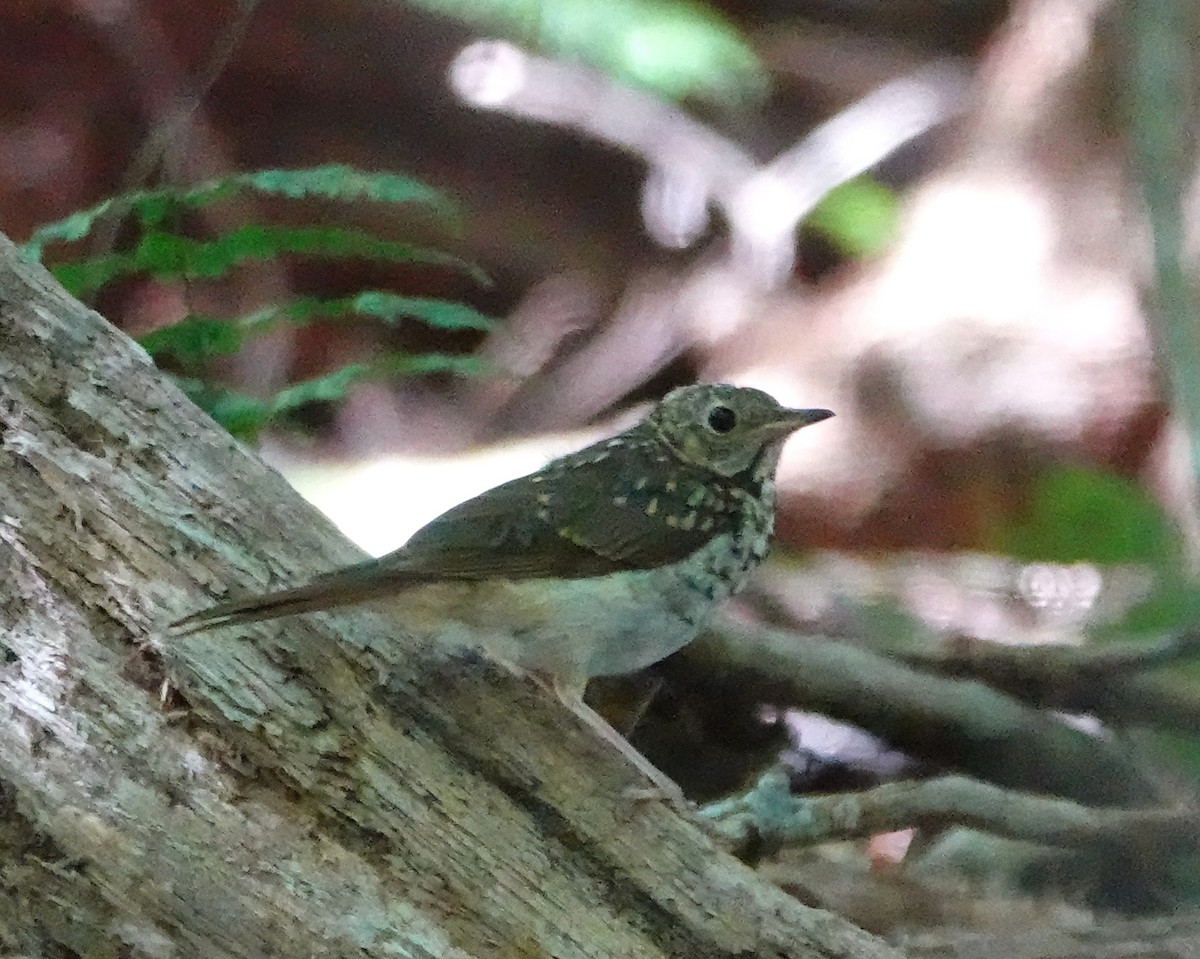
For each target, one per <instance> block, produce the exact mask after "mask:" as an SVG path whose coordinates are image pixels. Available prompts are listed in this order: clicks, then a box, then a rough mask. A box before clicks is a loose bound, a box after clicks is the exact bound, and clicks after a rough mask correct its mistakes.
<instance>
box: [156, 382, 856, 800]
mask: <svg viewBox="0 0 1200 959" xmlns="http://www.w3.org/2000/svg"><path fill="white" fill-rule="evenodd" d="M832 415H833V414H832V413H830V412H829V411H828V410H820V409H815V410H791V409H786V408H784V407H782V406H780V405H779V404H778V403H776V402H775V400H774V399H772V398H771V397H770V396H768V395H767V394H766V393H763V392H762V391H760V390H754V389H747V388H739V387H734V386H726V385H701V386H687V387H682V388H680V389H677V390H674V391H673V392H671V393H669V394H668V395H667V396H666V397H665V398H664V399H663V400H662V401H661V402H660V403H659V404H658V405H657V406H656V407H655V408H654V409H653V410H652V411H651V413H650V414H649V415H648V416H647V417H646V418H645V419H644V420H642V421H641V422H640V423H638V424H637V425H635V426H633V427H632V428H631V429H629V430H627V431H626V432H624V433H621V434H620V435H618V436H616V437H613V438H612V439H608V440H602V441H601V442H599V443H595V444H593V445H592V446H589V447H587V448H586V449H583V450H581V451H580V452H578V453H573V454H571V455H569V456H564V457H562V458H560V459H557V460H554V461H553V462H551V463H549V464H547V465H546V466H544V467H543V468H542V469H540V470H538V471H537V472H535V473H532V474H530V475H528V476H524V477H521V478H519V479H515V480H512V481H511V482H508V483H504V484H503V485H501V486H497V487H495V488H494V489H491V490H488V491H487V492H485V493H483V494H481V495H479V496H477V497H475V498H474V499H471V500H468V501H467V502H465V503H462V504H461V505H459V506H456V507H454V508H453V509H451V510H449V511H447V512H446V513H443V514H442V515H441V516H439V517H437V518H436V519H434V520H433V521H432V522H430V523H429V524H428V525H426V526H425V527H423V528H422V529H420V530H419V531H418V532H417V533H415V534H414V535H413V536H412V538H411V539H410V540H409V541H408V543H406V544H405V545H404V546H402V547H401V548H400V549H398V550H396V551H395V552H393V553H390V554H388V555H387V556H384V557H381V558H379V559H373V560H368V561H366V562H364V563H359V564H356V565H354V566H350V567H347V568H345V569H342V570H337V571H335V572H332V573H327V574H325V575H323V576H318V577H317V578H315V579H313V580H312V581H311V582H309V583H307V584H305V585H303V586H298V587H295V588H293V589H285V590H282V591H279V592H275V593H268V594H265V595H260V596H248V597H244V598H240V599H234V600H230V601H228V602H224V603H219V604H217V605H216V606H213V607H211V608H208V609H205V610H201V611H199V612H197V613H193V614H192V615H190V616H186V617H184V618H183V619H181V620H179V621H177V622H176V623H174V624H172V627H173V628H174V629H175V630H176V631H178V632H184V633H186V632H193V631H196V630H199V629H205V628H209V627H214V626H220V625H229V624H238V623H248V622H253V621H256V620H262V619H271V618H275V617H279V616H286V615H290V614H294V613H303V612H310V611H314V610H322V609H331V608H334V607H338V606H344V605H347V604H350V603H358V602H363V601H367V600H386V601H388V603H389V605H390V606H391V607H392V608H393V609H394V610H395V612H396V614H397V616H398V617H400V618H401V619H403V618H404V616H405V612H406V606H408V607H409V608H410V609H415V608H416V607H417V606H418V605H422V602H423V601H424V600H428V599H434V600H436V602H437V604H439V605H440V608H442V609H443V610H444V611H445V614H446V615H447V616H448V617H451V618H453V619H455V620H457V621H459V622H460V623H461V624H462V626H463V627H464V630H465V631H466V632H467V633H469V634H470V635H471V636H472V637H474V639H475V640H476V641H477V642H479V643H480V644H481V645H483V646H484V647H485V648H487V649H488V650H489V651H490V652H492V653H493V655H495V656H496V657H497V658H498V659H500V660H502V661H504V662H505V663H507V664H508V665H510V666H513V667H515V668H517V669H519V670H521V671H525V672H531V673H534V674H535V675H538V676H540V677H543V678H546V679H548V680H550V682H551V684H552V685H553V686H554V688H555V689H556V690H557V691H558V693H559V695H560V697H561V698H563V700H564V702H566V703H567V704H568V705H569V706H570V707H571V708H572V709H573V710H575V711H576V712H577V713H578V714H579V715H580V716H581V717H582V718H584V719H585V721H587V722H588V723H589V725H591V726H593V728H595V729H597V731H598V732H600V733H601V734H602V735H603V736H604V737H605V738H606V739H608V740H609V741H612V742H614V745H617V746H618V748H620V749H621V751H622V752H623V753H624V754H625V755H626V756H628V757H629V758H631V759H632V760H633V761H634V762H635V763H636V764H637V765H638V766H639V768H642V769H643V770H644V771H646V772H647V774H648V775H651V776H652V778H654V780H655V781H656V782H657V783H659V785H660V786H663V788H667V786H668V785H669V781H664V780H663V778H662V776H661V774H660V773H658V772H657V770H654V769H653V767H651V766H649V764H648V763H646V762H645V760H644V759H643V758H642V757H641V756H640V755H639V754H638V753H636V752H635V751H634V750H632V748H631V747H629V745H628V743H626V742H625V740H624V739H622V738H621V737H620V736H619V735H618V734H617V733H616V732H615V731H613V730H612V729H611V727H609V726H608V725H607V724H606V723H604V721H603V720H602V719H601V718H600V717H599V716H596V715H595V713H593V712H592V711H591V710H590V709H588V708H587V707H586V706H584V705H583V702H582V687H583V685H584V684H585V683H586V680H587V679H588V678H589V677H591V676H597V675H606V674H611V673H622V672H632V671H634V670H636V669H639V668H642V667H643V666H646V665H649V664H650V663H653V662H655V661H657V660H659V659H662V658H663V657H665V656H667V655H669V654H670V653H671V652H674V651H675V650H676V649H678V648H679V647H680V646H683V645H685V644H686V643H688V642H690V641H691V640H692V639H693V638H694V637H695V636H696V634H697V633H698V632H699V630H700V628H701V626H702V624H703V621H704V620H705V619H706V618H707V616H708V615H709V614H710V613H711V611H712V610H713V609H714V608H715V607H716V606H717V605H718V604H719V603H720V602H721V601H723V600H724V599H725V598H726V597H728V596H729V595H730V594H732V593H734V592H736V591H737V590H738V589H740V588H741V586H742V585H743V584H744V583H745V581H746V578H747V576H748V575H749V573H750V571H751V570H752V569H753V568H754V567H755V566H756V565H757V564H758V563H759V562H760V561H761V560H762V559H763V557H764V556H765V555H766V553H767V547H768V543H769V540H770V536H771V532H772V528H773V524H774V507H775V495H774V476H775V468H776V465H777V464H778V461H779V454H780V451H781V450H782V447H783V444H784V442H785V441H786V439H787V437H788V436H789V435H790V434H791V433H792V432H794V431H795V430H797V429H800V428H801V427H803V426H807V425H809V424H811V423H816V422H819V421H821V420H823V419H826V418H827V417H829V416H832ZM424 605H425V606H428V603H424Z"/></svg>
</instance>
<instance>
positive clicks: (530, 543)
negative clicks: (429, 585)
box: [379, 450, 733, 580]
mask: <svg viewBox="0 0 1200 959" xmlns="http://www.w3.org/2000/svg"><path fill="white" fill-rule="evenodd" d="M631 453H632V455H630V454H631ZM653 455H654V454H653V453H652V452H651V451H647V452H644V453H641V454H639V453H638V451H636V450H634V451H630V450H623V451H622V460H623V464H622V469H621V471H620V473H619V475H614V471H613V469H612V468H611V465H610V464H609V463H607V462H605V461H604V460H599V461H597V460H595V459H592V458H589V456H588V451H584V452H583V453H580V454H576V456H574V457H569V458H567V459H566V460H562V461H558V462H556V463H555V464H552V467H551V468H549V469H548V470H546V471H543V472H542V473H539V474H535V476H539V477H541V481H540V482H532V481H531V478H530V477H523V478H521V479H518V480H514V481H512V482H511V483H505V484H504V485H502V486H498V487H496V488H495V489H492V490H489V491H488V492H486V493H484V494H482V495H481V496H477V497H476V498H475V499H472V500H468V501H467V502H465V503H463V504H461V505H460V506H456V507H455V508H453V509H451V510H449V511H448V512H446V513H443V514H442V515H441V516H439V517H438V518H437V519H435V520H433V521H432V522H431V523H429V525H427V526H425V527H424V528H423V529H421V530H418V531H417V533H415V534H414V535H413V537H412V538H411V539H410V540H409V541H408V543H407V544H406V545H405V546H404V547H403V548H401V549H399V550H397V551H396V552H395V553H392V554H391V555H389V556H386V557H383V558H382V559H381V560H380V561H379V562H380V566H381V567H383V568H385V569H388V570H393V571H395V573H396V574H397V575H399V576H416V577H420V578H421V579H430V580H439V579H457V580H474V579H490V578H493V577H499V578H504V579H543V578H547V579H553V578H559V579H563V578H565V579H573V578H581V577H586V576H604V575H606V574H608V573H616V572H620V571H622V570H633V569H650V568H653V567H657V566H664V565H668V564H671V563H675V562H678V561H680V560H682V559H684V558H685V557H687V556H689V555H691V554H692V553H694V552H695V551H696V550H697V549H699V548H700V547H701V546H703V545H705V544H706V543H707V542H708V541H709V539H710V538H711V537H712V536H713V535H714V534H715V533H717V532H721V531H723V530H726V529H730V528H731V527H732V523H733V514H732V512H730V511H729V510H728V509H726V510H725V511H715V512H705V513H704V515H705V516H711V517H712V523H711V524H705V523H704V522H703V518H702V516H701V515H700V514H699V511H698V508H697V507H698V505H699V504H698V502H697V505H689V503H688V500H689V498H692V499H693V500H694V501H698V500H699V499H700V497H701V495H702V494H703V493H704V490H703V488H702V485H703V484H704V483H705V482H706V481H707V480H708V479H709V477H707V476H705V475H703V474H702V473H700V472H699V471H689V470H686V469H684V470H682V471H680V470H678V469H677V470H676V472H675V473H673V474H672V479H673V480H674V482H673V483H671V484H669V488H668V484H664V483H663V481H662V480H661V479H659V480H658V481H657V482H655V481H652V480H651V479H650V478H649V477H651V476H653V475H655V474H656V473H657V474H659V475H661V474H662V466H661V465H660V464H655V463H652V462H650V460H651V459H652V456H653ZM651 466H654V467H656V469H650V468H649V467H651ZM560 471H563V472H566V474H567V475H565V476H562V477H561V479H560V477H559V476H558V475H557V474H558V473H559V472H560Z"/></svg>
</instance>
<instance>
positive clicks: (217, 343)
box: [138, 316, 246, 366]
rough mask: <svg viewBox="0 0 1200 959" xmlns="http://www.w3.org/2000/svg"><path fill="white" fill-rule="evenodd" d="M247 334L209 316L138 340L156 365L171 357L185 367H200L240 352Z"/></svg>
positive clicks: (239, 325) (173, 326) (181, 321)
mask: <svg viewBox="0 0 1200 959" xmlns="http://www.w3.org/2000/svg"><path fill="white" fill-rule="evenodd" d="M245 339H246V331H245V330H244V328H243V327H242V326H241V324H239V323H231V322H230V321H229V320H221V319H217V318H215V317H210V316H188V317H186V318H184V319H182V320H180V321H179V322H178V323H172V324H171V325H170V326H164V327H160V328H159V329H157V330H154V331H153V332H151V333H147V334H146V335H145V336H142V337H139V338H138V343H139V344H141V346H142V348H143V349H144V350H145V351H146V352H147V353H149V354H150V355H151V356H152V357H154V359H155V360H156V361H157V360H159V359H160V358H162V357H167V356H169V357H174V358H175V359H177V360H179V362H181V363H183V364H185V365H187V366H199V365H201V364H202V363H204V362H206V361H208V360H211V359H212V358H213V357H217V356H230V355H232V354H234V353H236V352H237V351H238V350H240V349H241V348H242V344H243V342H244V341H245Z"/></svg>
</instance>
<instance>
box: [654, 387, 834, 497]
mask: <svg viewBox="0 0 1200 959" xmlns="http://www.w3.org/2000/svg"><path fill="white" fill-rule="evenodd" d="M831 416H833V413H831V412H830V411H829V410H821V409H812V410H793V409H788V408H787V407H785V406H780V405H779V404H778V403H777V402H775V400H774V399H773V398H772V397H771V396H770V395H768V394H767V393H764V392H763V391H762V390H756V389H751V388H749V387H744V386H728V385H726V384H701V385H698V386H683V387H680V388H679V389H676V390H672V391H671V392H670V393H668V394H667V395H666V396H664V397H663V399H662V401H661V402H660V403H659V404H658V406H656V407H655V408H654V409H653V410H652V411H651V413H650V415H649V417H648V418H647V421H648V423H649V424H650V426H651V427H652V428H653V429H654V430H655V431H656V432H657V433H658V434H659V436H661V437H662V439H663V441H664V442H665V443H666V444H667V445H668V446H669V447H670V448H671V449H672V450H674V451H675V453H676V455H677V456H679V458H680V459H682V460H684V461H685V462H687V463H691V464H693V465H696V466H704V467H707V468H708V469H711V470H713V471H714V472H716V473H719V474H720V475H722V476H736V475H738V474H739V473H742V472H743V471H745V470H747V469H749V468H750V467H751V466H755V465H760V466H761V467H762V468H764V469H765V471H766V472H773V471H774V469H775V465H776V463H777V462H778V461H779V453H780V451H781V450H782V449H783V444H784V442H785V441H786V440H787V438H788V437H789V436H790V435H791V434H792V433H794V432H795V431H796V430H798V429H800V428H801V427H804V426H809V425H810V424H812V423H819V422H821V420H824V419H828V418H829V417H831Z"/></svg>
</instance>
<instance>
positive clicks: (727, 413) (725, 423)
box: [708, 406, 737, 433]
mask: <svg viewBox="0 0 1200 959" xmlns="http://www.w3.org/2000/svg"><path fill="white" fill-rule="evenodd" d="M708 425H709V428H710V429H711V430H712V431H713V432H714V433H728V432H729V431H730V430H731V429H733V428H734V427H735V426H737V414H736V413H735V412H734V411H733V410H731V409H730V408H729V407H728V406H714V407H713V408H712V409H711V410H709V411H708Z"/></svg>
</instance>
